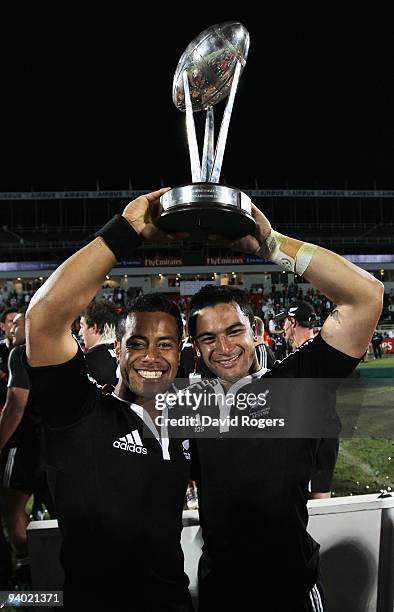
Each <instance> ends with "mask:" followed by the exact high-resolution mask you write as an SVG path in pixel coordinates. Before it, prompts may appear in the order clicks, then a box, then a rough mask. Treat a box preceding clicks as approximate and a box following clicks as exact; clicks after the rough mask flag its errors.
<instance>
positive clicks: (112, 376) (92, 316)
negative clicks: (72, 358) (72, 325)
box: [79, 300, 119, 386]
mask: <svg viewBox="0 0 394 612" xmlns="http://www.w3.org/2000/svg"><path fill="white" fill-rule="evenodd" d="M118 321H119V309H118V308H117V307H116V306H115V304H113V303H112V302H108V301H107V300H93V301H92V302H90V304H89V305H88V306H87V307H86V308H85V310H84V311H83V313H82V315H81V319H80V330H79V333H80V336H81V338H82V340H83V343H84V346H85V361H86V368H87V371H88V373H89V374H90V376H91V377H92V378H93V379H94V380H95V381H96V382H97V383H98V384H99V385H101V386H103V385H113V386H115V385H116V383H117V382H118V377H117V372H116V370H117V362H116V355H115V350H114V340H115V330H116V326H117V324H118Z"/></svg>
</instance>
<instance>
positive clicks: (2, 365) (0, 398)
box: [0, 338, 12, 408]
mask: <svg viewBox="0 0 394 612" xmlns="http://www.w3.org/2000/svg"><path fill="white" fill-rule="evenodd" d="M11 349H12V346H10V344H9V341H8V340H7V339H6V338H3V340H0V408H1V407H2V406H4V404H5V400H6V398H7V381H8V357H9V355H10V352H11Z"/></svg>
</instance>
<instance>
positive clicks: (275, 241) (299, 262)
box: [265, 230, 317, 276]
mask: <svg viewBox="0 0 394 612" xmlns="http://www.w3.org/2000/svg"><path fill="white" fill-rule="evenodd" d="M289 240H291V239H290V238H288V237H287V236H284V235H283V234H280V233H279V232H276V231H275V230H271V233H270V235H269V236H268V238H267V240H266V241H265V244H266V246H267V249H268V252H269V259H270V260H271V261H272V262H273V263H276V264H278V266H280V267H281V268H285V270H288V271H289V272H295V273H296V274H298V275H299V276H302V275H303V274H304V272H305V270H306V269H307V267H308V266H309V264H310V262H311V259H312V257H313V254H314V252H315V250H316V249H317V246H316V245H314V244H310V243H309V242H304V243H303V244H302V245H301V247H300V248H299V249H298V251H297V252H296V254H295V256H294V257H292V256H291V255H288V254H287V253H285V252H284V250H283V248H284V245H285V243H286V242H288V241H289ZM286 250H288V249H286Z"/></svg>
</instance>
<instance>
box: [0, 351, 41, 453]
mask: <svg viewBox="0 0 394 612" xmlns="http://www.w3.org/2000/svg"><path fill="white" fill-rule="evenodd" d="M24 353H25V345H22V346H16V347H14V348H13V349H12V350H11V353H10V355H9V359H8V369H9V378H8V383H7V388H12V387H17V388H19V389H26V390H30V379H29V375H28V373H27V368H26V366H25V363H24V359H23V356H24ZM40 423H41V418H40V414H39V411H38V408H37V405H36V403H35V401H34V398H33V397H32V395H31V393H29V397H28V400H27V404H26V406H25V410H24V413H23V417H22V420H21V422H20V423H19V425H18V427H17V428H16V430H15V431H14V433H13V434H12V436H11V437H10V438H9V440H8V441H7V444H6V446H7V447H9V446H20V445H21V446H22V447H24V446H26V450H27V448H30V447H31V446H32V445H33V443H34V444H39V435H40Z"/></svg>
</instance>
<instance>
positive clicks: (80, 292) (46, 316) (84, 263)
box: [26, 188, 171, 366]
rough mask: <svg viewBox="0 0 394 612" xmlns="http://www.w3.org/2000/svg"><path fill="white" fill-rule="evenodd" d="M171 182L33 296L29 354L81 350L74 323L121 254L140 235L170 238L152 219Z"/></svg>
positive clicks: (47, 360)
mask: <svg viewBox="0 0 394 612" xmlns="http://www.w3.org/2000/svg"><path fill="white" fill-rule="evenodd" d="M166 191H167V188H164V189H160V190H158V191H154V192H153V193H148V194H146V195H144V196H140V197H139V198H137V199H136V200H134V201H133V202H130V203H129V204H128V205H127V206H126V208H125V209H124V211H123V214H122V215H121V216H120V215H117V216H116V217H115V218H114V219H112V221H110V222H109V223H107V225H106V226H104V228H103V229H102V230H100V232H98V234H99V235H98V237H97V238H95V239H94V240H93V241H92V242H90V243H89V244H88V245H86V246H85V247H83V248H82V249H80V250H79V251H78V252H77V253H75V254H74V255H72V256H71V257H70V258H69V259H67V260H66V261H65V262H64V263H63V264H62V265H61V266H60V267H59V268H58V269H57V270H56V271H55V272H54V273H53V274H52V275H51V276H50V277H49V278H48V280H47V281H46V282H45V283H44V285H43V286H42V287H41V288H40V289H39V290H38V291H37V293H36V294H35V295H34V296H33V298H32V300H31V302H30V305H29V308H28V311H27V313H26V323H27V357H28V361H29V364H30V365H32V366H43V365H55V364H60V363H65V362H66V361H68V360H70V359H71V358H72V357H73V356H74V355H75V353H76V351H77V346H76V343H75V340H74V339H73V337H72V336H71V332H70V327H71V324H72V322H73V321H74V319H75V318H76V317H77V316H78V315H79V314H80V313H81V312H82V311H83V309H84V308H85V307H86V306H87V305H88V304H89V302H90V301H91V300H92V299H93V297H94V296H95V294H96V292H97V290H98V289H99V287H100V286H101V285H102V283H103V282H104V280H105V276H106V275H107V274H108V272H109V271H110V270H111V268H112V267H113V266H114V265H115V263H116V261H117V259H121V258H122V257H125V258H126V257H130V255H132V252H133V249H134V248H135V247H136V246H137V245H138V244H139V243H140V242H141V240H156V241H167V242H168V241H169V240H170V239H171V236H166V235H165V234H164V233H163V232H161V231H160V230H158V229H157V228H156V227H155V226H154V225H153V224H152V217H153V216H154V215H155V213H156V209H157V206H158V200H159V198H160V196H161V195H162V194H163V193H165V192H166Z"/></svg>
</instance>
